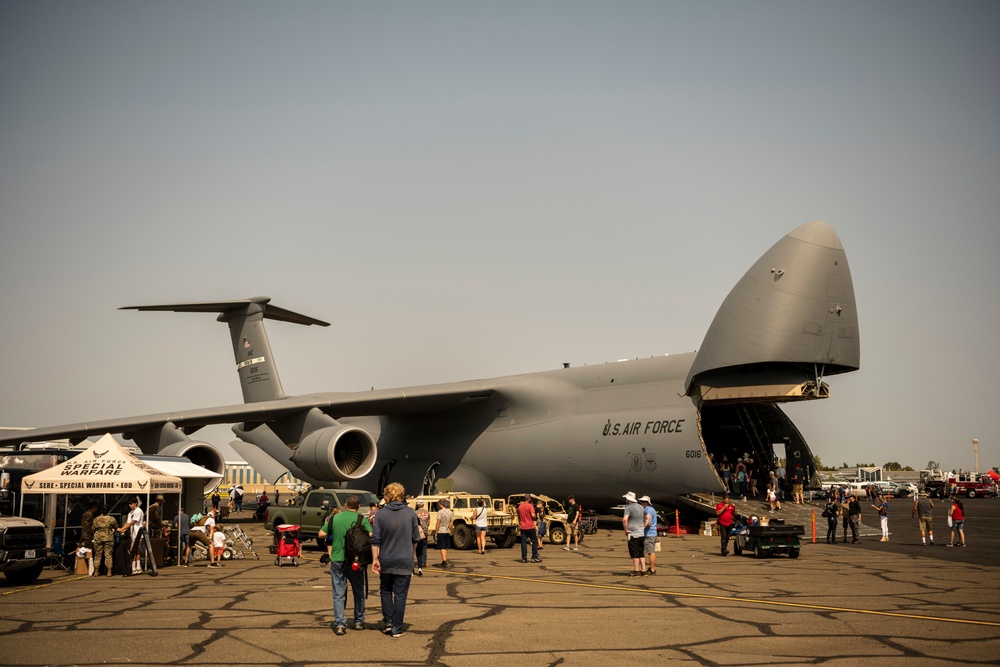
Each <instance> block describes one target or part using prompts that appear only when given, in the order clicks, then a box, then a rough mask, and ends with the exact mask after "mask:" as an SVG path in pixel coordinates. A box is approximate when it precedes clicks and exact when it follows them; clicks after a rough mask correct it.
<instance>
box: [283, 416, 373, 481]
mask: <svg viewBox="0 0 1000 667" xmlns="http://www.w3.org/2000/svg"><path fill="white" fill-rule="evenodd" d="M376 455H377V448H376V447H375V440H374V439H373V438H372V436H371V435H370V434H369V433H368V432H367V431H365V430H364V429H360V428H358V427H357V426H347V425H344V424H337V425H336V426H328V427H327V428H322V429H319V430H318V431H313V432H312V433H310V434H309V435H307V436H306V437H304V438H303V439H302V441H301V442H299V446H298V447H297V448H296V450H295V453H294V454H293V455H292V461H294V462H295V465H297V466H298V467H299V468H301V469H302V471H303V472H305V473H306V474H307V475H309V476H311V477H315V478H316V479H324V480H335V481H341V482H347V481H350V480H355V479H359V478H361V477H364V476H365V475H367V474H368V473H369V472H371V470H372V468H373V467H374V466H375V458H376Z"/></svg>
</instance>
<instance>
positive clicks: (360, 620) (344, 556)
mask: <svg viewBox="0 0 1000 667" xmlns="http://www.w3.org/2000/svg"><path fill="white" fill-rule="evenodd" d="M360 507H361V500H360V498H358V497H357V496H356V495H350V496H347V499H346V500H345V501H344V509H343V510H342V511H340V512H338V513H336V514H334V515H332V516H330V517H329V518H328V519H327V521H326V523H325V524H324V525H323V528H322V529H321V530H320V532H319V537H320V538H326V541H327V545H328V546H329V547H330V579H331V581H332V582H333V632H334V634H336V635H338V636H339V635H344V634H347V584H348V582H350V584H351V591H352V592H353V593H354V629H355V630H364V629H365V579H366V575H367V573H368V564H369V563H371V562H372V561H371V550H370V546H369V550H368V552H367V553H365V551H364V543H365V542H367V540H366V539H364V538H362V537H361V536H360V535H358V533H363V534H364V536H365V537H367V536H368V535H370V534H371V530H372V527H371V524H370V523H368V519H367V518H365V517H363V516H361V515H360V514H359V513H358V509H359V508H360ZM352 531H353V532H352ZM349 533H350V537H351V538H352V539H351V540H350V541H351V543H352V544H351V547H350V548H348V544H347V543H348V534H349ZM349 552H350V553H349ZM410 553H411V554H412V553H413V552H412V550H411V552H410Z"/></svg>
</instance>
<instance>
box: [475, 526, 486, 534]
mask: <svg viewBox="0 0 1000 667" xmlns="http://www.w3.org/2000/svg"><path fill="white" fill-rule="evenodd" d="M476 532H477V533H485V532H486V526H476Z"/></svg>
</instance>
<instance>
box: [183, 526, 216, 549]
mask: <svg viewBox="0 0 1000 667" xmlns="http://www.w3.org/2000/svg"><path fill="white" fill-rule="evenodd" d="M199 542H201V543H202V544H204V545H205V546H206V547H210V546H212V540H210V539H208V535H206V534H205V533H203V532H201V531H200V530H195V531H191V534H190V535H188V546H189V547H193V546H194V545H196V544H198V543H199Z"/></svg>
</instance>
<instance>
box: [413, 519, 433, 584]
mask: <svg viewBox="0 0 1000 667" xmlns="http://www.w3.org/2000/svg"><path fill="white" fill-rule="evenodd" d="M415 504H416V510H417V528H418V529H419V532H420V539H419V540H417V544H416V546H414V547H413V555H414V557H415V558H416V563H417V564H416V567H415V568H414V570H413V574H415V575H417V576H418V577H422V576H424V568H425V567H427V529H428V527H429V526H430V523H431V513H430V512H428V511H427V508H426V507H424V501H422V500H418V501H417V502H416V503H415Z"/></svg>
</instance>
